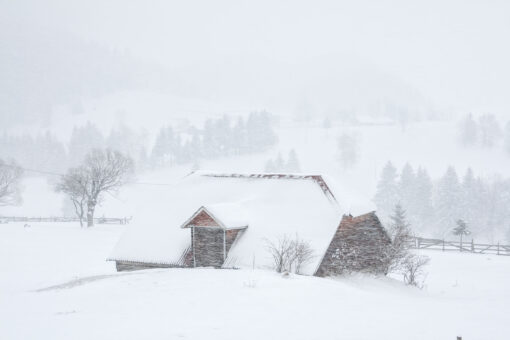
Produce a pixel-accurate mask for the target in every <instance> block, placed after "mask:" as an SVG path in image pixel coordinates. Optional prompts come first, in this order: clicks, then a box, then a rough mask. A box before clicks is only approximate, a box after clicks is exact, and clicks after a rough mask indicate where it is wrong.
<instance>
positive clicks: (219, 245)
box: [193, 227, 224, 268]
mask: <svg viewBox="0 0 510 340" xmlns="http://www.w3.org/2000/svg"><path fill="white" fill-rule="evenodd" d="M193 229H194V236H193V240H194V242H193V248H194V252H195V253H194V258H195V266H196V267H217V268H219V267H221V266H222V265H223V260H224V259H223V229H220V228H200V227H199V228H193Z"/></svg>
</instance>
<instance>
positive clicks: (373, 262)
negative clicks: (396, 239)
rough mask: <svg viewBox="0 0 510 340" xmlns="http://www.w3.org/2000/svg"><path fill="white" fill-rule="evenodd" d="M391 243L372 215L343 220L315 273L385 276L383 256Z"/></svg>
mask: <svg viewBox="0 0 510 340" xmlns="http://www.w3.org/2000/svg"><path fill="white" fill-rule="evenodd" d="M390 243H391V240H390V238H389V236H388V234H387V233H386V230H385V229H384V227H383V226H382V224H381V222H380V221H379V218H378V217H377V216H376V214H375V213H374V212H371V213H368V214H365V215H361V216H358V217H352V216H343V218H342V221H341V222H340V225H339V226H338V229H337V231H336V233H335V235H334V236H333V239H332V241H331V243H330V245H329V247H328V249H327V250H326V253H325V254H324V257H323V259H322V261H321V263H320V265H319V267H318V269H317V271H316V273H315V275H316V276H334V275H341V274H344V273H348V272H354V271H356V272H369V273H376V274H385V272H386V270H387V261H386V259H385V257H384V256H382V254H385V249H386V248H387V247H388V245H389V244H390Z"/></svg>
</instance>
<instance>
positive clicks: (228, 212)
mask: <svg viewBox="0 0 510 340" xmlns="http://www.w3.org/2000/svg"><path fill="white" fill-rule="evenodd" d="M204 213H205V214H207V216H208V217H209V218H211V219H212V220H213V221H214V222H215V225H213V226H217V227H219V228H222V229H225V230H233V229H246V228H247V227H248V221H247V220H246V216H245V214H244V212H243V208H242V207H241V206H240V205H238V204H227V203H225V204H211V205H208V206H207V207H204V206H202V207H200V208H199V209H198V210H197V211H196V212H195V213H194V214H193V215H191V217H190V218H188V219H187V220H186V222H184V223H183V224H182V225H181V228H190V227H194V226H195V225H194V224H193V221H194V220H195V219H196V218H197V217H199V216H200V214H204ZM209 226H210V225H209Z"/></svg>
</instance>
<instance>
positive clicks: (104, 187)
mask: <svg viewBox="0 0 510 340" xmlns="http://www.w3.org/2000/svg"><path fill="white" fill-rule="evenodd" d="M133 169H134V164H133V160H132V159H131V158H129V157H126V156H124V155H123V154H121V153H120V152H118V151H113V150H109V149H107V150H99V149H96V150H92V151H91V152H90V153H89V154H87V155H86V156H85V160H84V162H83V164H82V165H81V166H80V167H78V168H73V169H70V170H69V171H68V172H67V174H66V175H64V176H63V177H62V179H61V181H60V183H59V184H58V185H57V190H58V189H60V190H61V191H63V192H65V193H66V194H68V195H69V197H70V198H71V200H73V203H75V202H76V204H75V207H76V206H78V209H77V214H78V215H79V216H78V217H83V207H84V203H85V204H86V207H87V226H88V227H91V226H93V225H94V211H95V209H96V206H97V204H98V203H99V200H100V199H101V197H102V195H103V194H104V193H115V192H116V191H117V190H118V189H119V188H120V187H121V186H122V185H124V184H125V183H127V182H128V181H129V179H130V178H131V175H132V174H133ZM64 189H65V190H64ZM82 199H83V201H82ZM79 202H81V205H80V203H79ZM80 214H81V215H80Z"/></svg>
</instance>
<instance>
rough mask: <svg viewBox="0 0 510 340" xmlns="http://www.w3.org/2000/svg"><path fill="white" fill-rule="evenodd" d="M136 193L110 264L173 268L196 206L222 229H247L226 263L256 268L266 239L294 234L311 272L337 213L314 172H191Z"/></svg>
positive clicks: (263, 260) (264, 260)
mask: <svg viewBox="0 0 510 340" xmlns="http://www.w3.org/2000/svg"><path fill="white" fill-rule="evenodd" d="M136 190H137V192H136V195H133V197H132V198H131V199H130V205H132V206H133V212H134V213H133V220H132V222H131V224H130V225H129V227H128V229H127V231H126V233H125V234H124V235H123V236H122V237H121V239H120V241H119V242H118V244H117V246H116V247H115V249H114V251H113V253H112V255H111V257H110V259H112V260H123V261H137V262H149V263H168V264H174V263H177V261H178V259H179V258H180V257H181V256H182V253H183V252H184V251H185V250H186V249H187V248H188V247H189V246H190V243H191V236H190V231H189V230H186V229H182V228H180V227H181V226H182V225H183V221H189V220H190V216H193V215H195V214H196V213H197V209H198V210H200V209H202V207H203V209H202V210H203V211H207V212H208V213H209V214H210V215H212V216H214V220H215V221H218V224H220V225H223V226H224V227H226V228H228V227H231V228H234V227H236V228H239V227H244V226H246V225H249V227H248V228H246V229H245V230H244V232H243V235H242V237H239V239H238V240H237V241H236V243H235V245H234V246H232V248H231V250H230V252H229V255H228V258H229V262H230V263H235V266H237V267H243V266H247V267H252V265H253V261H254V260H255V262H256V266H257V267H267V266H270V265H271V258H270V255H269V254H268V252H267V247H266V246H267V240H271V241H275V240H276V239H277V238H278V237H279V236H281V235H284V234H287V235H289V236H294V235H296V234H297V235H299V237H300V238H301V239H303V240H307V241H309V242H310V244H311V246H312V248H313V249H314V251H315V253H316V255H317V257H316V258H315V259H314V261H312V262H311V263H309V264H308V265H307V268H305V270H304V271H303V272H304V273H305V274H306V273H309V274H313V272H314V271H315V268H316V267H317V266H318V261H319V259H320V256H322V254H323V253H324V252H325V251H326V249H327V247H328V245H329V242H330V241H331V239H332V237H333V235H334V234H335V231H336V229H337V227H338V222H339V221H340V218H341V216H342V214H341V211H340V207H339V205H338V203H337V201H336V200H335V198H334V197H335V196H334V195H333V193H332V192H331V191H330V190H329V187H328V186H327V184H326V182H325V181H324V180H323V179H322V177H321V176H318V175H284V174H220V173H209V172H195V173H192V174H190V175H188V176H186V177H185V178H183V179H182V180H181V181H180V182H179V183H178V184H176V185H175V186H154V187H143V188H140V187H137V188H136ZM142 190H143V192H142ZM154 197H157V200H155V199H154ZM148 202H150V203H148Z"/></svg>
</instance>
